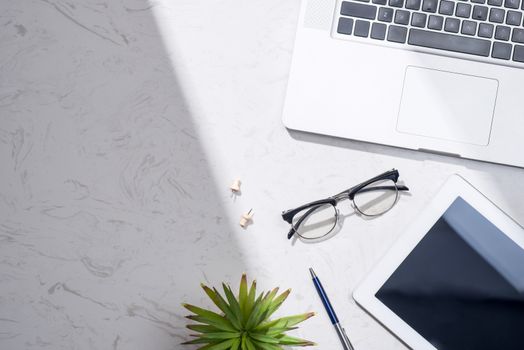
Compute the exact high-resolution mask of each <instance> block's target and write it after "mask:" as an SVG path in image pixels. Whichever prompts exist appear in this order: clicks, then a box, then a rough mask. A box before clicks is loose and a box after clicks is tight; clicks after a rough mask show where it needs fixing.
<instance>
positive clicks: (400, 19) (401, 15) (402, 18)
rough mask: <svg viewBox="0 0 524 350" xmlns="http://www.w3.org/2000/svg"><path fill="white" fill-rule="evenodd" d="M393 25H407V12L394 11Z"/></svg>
mask: <svg viewBox="0 0 524 350" xmlns="http://www.w3.org/2000/svg"><path fill="white" fill-rule="evenodd" d="M395 23H397V24H408V23H409V11H405V10H396V11H395Z"/></svg>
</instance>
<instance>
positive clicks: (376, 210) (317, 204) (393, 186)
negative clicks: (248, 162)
mask: <svg viewBox="0 0 524 350" xmlns="http://www.w3.org/2000/svg"><path fill="white" fill-rule="evenodd" d="M398 178H399V173H398V170H396V169H393V170H390V171H387V172H385V173H383V174H380V175H378V176H375V177H374V178H372V179H369V180H367V181H364V182H362V183H360V184H358V185H356V186H353V187H351V188H349V189H347V190H345V191H342V192H340V193H339V194H336V195H334V196H332V197H328V198H326V199H321V200H318V201H314V202H311V203H308V204H305V205H302V206H300V207H298V208H295V209H290V210H286V211H283V212H282V219H284V221H286V222H288V223H289V224H291V230H290V231H289V233H288V234H287V238H288V239H290V238H291V237H293V236H294V235H295V234H297V235H298V236H300V237H301V238H303V239H308V240H314V239H320V238H322V237H324V236H327V235H328V234H330V233H331V232H333V230H334V229H335V227H336V226H337V223H338V220H339V211H338V210H337V208H336V207H337V204H338V202H340V201H341V200H344V199H349V200H351V201H352V202H353V206H354V209H355V210H356V211H357V212H358V213H359V214H361V215H363V216H366V217H374V216H379V215H382V214H384V213H385V212H387V211H389V210H390V209H391V208H393V207H394V206H395V204H396V203H397V201H398V197H399V191H409V188H407V187H406V186H404V185H399V184H397V181H398Z"/></svg>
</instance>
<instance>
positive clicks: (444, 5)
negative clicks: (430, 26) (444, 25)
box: [438, 0, 455, 16]
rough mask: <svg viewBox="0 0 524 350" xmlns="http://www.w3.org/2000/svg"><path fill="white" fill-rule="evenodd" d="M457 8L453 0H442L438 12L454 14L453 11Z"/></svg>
mask: <svg viewBox="0 0 524 350" xmlns="http://www.w3.org/2000/svg"><path fill="white" fill-rule="evenodd" d="M454 10H455V3H454V2H453V1H448V0H442V1H441V2H440V8H439V10H438V13H440V14H441V15H448V16H450V15H452V14H453V11H454Z"/></svg>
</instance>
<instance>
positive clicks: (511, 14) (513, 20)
mask: <svg viewBox="0 0 524 350" xmlns="http://www.w3.org/2000/svg"><path fill="white" fill-rule="evenodd" d="M521 23H522V13H521V12H517V11H508V14H507V15H506V24H509V25H513V26H520V24H521Z"/></svg>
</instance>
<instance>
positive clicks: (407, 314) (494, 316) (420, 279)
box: [375, 197, 524, 350]
mask: <svg viewBox="0 0 524 350" xmlns="http://www.w3.org/2000/svg"><path fill="white" fill-rule="evenodd" d="M375 296H376V298H378V299H379V300H380V301H381V302H382V303H383V304H384V305H386V306H387V307H388V308H389V309H390V310H392V311H393V312H394V313H395V314H396V315H398V316H399V317H400V318H401V319H402V320H403V321H404V322H406V323H407V324H408V325H409V326H411V327H412V328H413V329H414V330H415V331H417V332H418V333H419V334H420V335H422V336H423V337H424V338H425V339H426V340H427V341H428V342H430V343H431V344H433V346H435V347H436V348H437V349H439V350H470V349H471V350H482V349H489V350H494V349H497V350H498V349H500V350H513V349H515V350H517V349H518V350H523V349H524V250H523V249H522V248H520V247H519V246H518V245H517V244H515V243H514V242H513V241H512V240H511V239H510V238H509V237H507V236H506V235H505V234H504V233H503V232H502V231H500V230H499V229H498V228H497V227H496V226H495V225H494V224H492V223H491V222H490V221H488V220H487V219H486V218H485V217H484V216H483V215H481V214H480V213H479V212H478V211H477V210H476V209H474V208H473V207H472V206H471V205H469V204H468V203H467V202H466V201H465V200H464V199H462V198H461V197H458V198H457V199H456V200H455V201H454V202H453V203H452V204H451V205H450V207H449V208H448V209H447V210H446V211H445V212H444V214H443V215H442V216H441V217H440V218H439V219H438V221H437V222H436V223H435V224H434V225H433V227H432V228H431V229H430V230H429V232H428V233H427V234H426V235H425V236H424V238H423V239H422V240H421V241H420V242H419V243H418V244H417V245H416V247H415V249H414V250H413V251H411V253H410V254H409V255H408V256H407V257H406V258H405V259H404V261H403V262H402V263H401V264H400V265H399V266H398V268H397V269H396V270H395V271H394V273H393V274H392V275H391V276H390V277H389V278H388V279H387V281H386V282H385V283H384V284H383V285H382V286H381V287H380V289H379V290H378V292H377V293H376V294H375Z"/></svg>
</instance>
